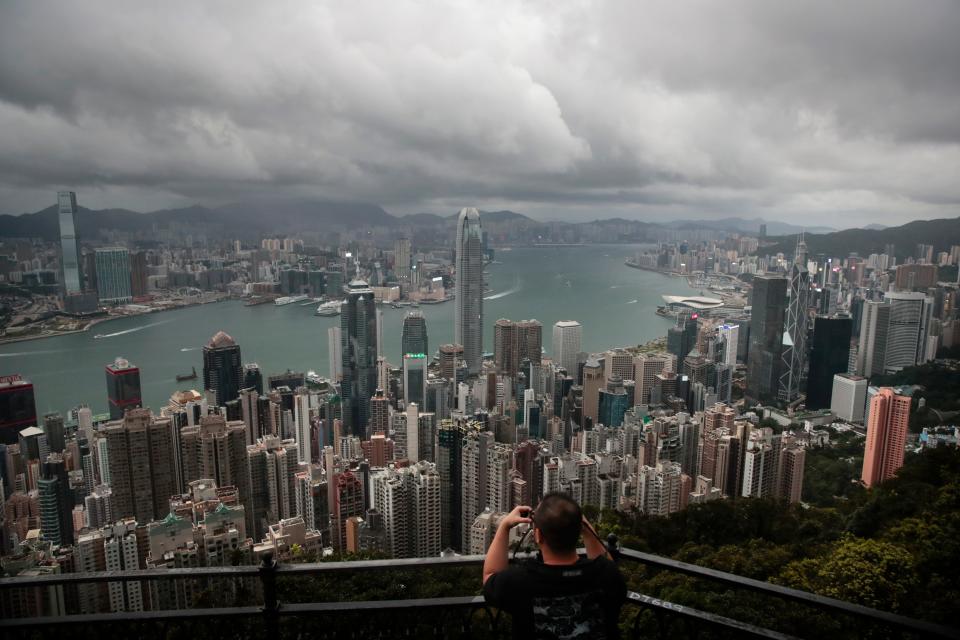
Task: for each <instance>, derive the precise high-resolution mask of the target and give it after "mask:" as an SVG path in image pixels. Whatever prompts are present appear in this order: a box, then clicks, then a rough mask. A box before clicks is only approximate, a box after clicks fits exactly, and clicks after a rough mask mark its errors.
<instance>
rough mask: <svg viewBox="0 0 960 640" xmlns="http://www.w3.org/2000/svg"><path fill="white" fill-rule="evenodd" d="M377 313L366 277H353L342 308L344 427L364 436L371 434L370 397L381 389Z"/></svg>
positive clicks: (341, 339)
mask: <svg viewBox="0 0 960 640" xmlns="http://www.w3.org/2000/svg"><path fill="white" fill-rule="evenodd" d="M376 312H377V308H376V304H375V302H374V297H373V290H372V289H371V288H370V287H369V286H368V285H367V283H366V282H364V281H363V280H360V279H356V280H352V281H351V282H350V285H349V290H348V293H347V300H346V302H345V303H344V304H343V306H342V307H341V308H340V332H341V335H340V350H341V353H342V358H343V369H342V371H343V373H342V380H341V385H340V388H341V393H340V396H341V398H342V399H343V424H344V427H345V428H346V430H347V432H349V433H350V434H351V435H355V436H357V437H359V438H361V439H364V438H367V437H369V434H368V433H367V422H368V421H369V419H370V398H371V397H372V396H373V393H374V392H375V391H376V390H377V313H376Z"/></svg>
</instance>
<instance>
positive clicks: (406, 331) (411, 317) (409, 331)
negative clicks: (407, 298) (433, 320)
mask: <svg viewBox="0 0 960 640" xmlns="http://www.w3.org/2000/svg"><path fill="white" fill-rule="evenodd" d="M400 347H401V349H400V351H401V353H400V357H401V358H403V356H405V355H407V354H408V353H422V354H424V355H426V356H427V357H429V356H430V344H429V341H428V340H427V319H426V318H424V317H423V313H421V312H420V311H411V312H409V313H407V315H406V316H405V317H404V319H403V330H402V333H401V337H400Z"/></svg>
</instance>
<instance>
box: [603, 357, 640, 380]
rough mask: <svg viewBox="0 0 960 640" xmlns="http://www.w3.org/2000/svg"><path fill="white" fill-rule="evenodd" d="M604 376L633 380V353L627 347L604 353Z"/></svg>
mask: <svg viewBox="0 0 960 640" xmlns="http://www.w3.org/2000/svg"><path fill="white" fill-rule="evenodd" d="M603 366H604V377H605V378H606V379H607V380H609V379H610V378H615V377H616V378H620V379H621V380H633V375H634V373H633V354H631V353H630V352H629V351H627V350H626V349H613V350H611V351H607V352H606V353H604V354H603Z"/></svg>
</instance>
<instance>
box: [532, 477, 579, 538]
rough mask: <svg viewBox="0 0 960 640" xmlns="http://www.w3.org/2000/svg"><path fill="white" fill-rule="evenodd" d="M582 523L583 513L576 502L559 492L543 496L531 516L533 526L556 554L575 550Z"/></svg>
mask: <svg viewBox="0 0 960 640" xmlns="http://www.w3.org/2000/svg"><path fill="white" fill-rule="evenodd" d="M582 521H583V512H582V511H581V510H580V505H578V504H577V501H576V500H574V499H573V498H571V497H570V496H569V495H567V494H566V493H561V492H559V491H554V492H552V493H548V494H547V495H545V496H544V497H543V500H541V501H540V504H539V505H538V506H537V510H536V512H535V513H534V514H533V525H534V526H535V527H536V528H537V529H539V530H540V535H541V536H543V540H544V542H546V543H547V546H548V547H550V549H552V550H553V551H555V552H557V553H569V552H570V551H575V550H576V549H577V541H578V540H579V539H580V527H581V523H582Z"/></svg>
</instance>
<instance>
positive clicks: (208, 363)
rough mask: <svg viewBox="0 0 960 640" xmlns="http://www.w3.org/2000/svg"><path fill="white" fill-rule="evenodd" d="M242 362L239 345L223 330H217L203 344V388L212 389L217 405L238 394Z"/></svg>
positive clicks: (241, 376)
mask: <svg viewBox="0 0 960 640" xmlns="http://www.w3.org/2000/svg"><path fill="white" fill-rule="evenodd" d="M241 380H243V363H242V362H241V359H240V345H238V344H237V343H236V342H235V341H234V339H233V338H231V337H230V336H229V335H228V334H226V333H225V332H223V331H218V332H217V333H216V335H214V336H213V337H212V338H210V342H208V343H207V344H205V345H203V389H204V391H213V393H214V400H215V402H216V403H217V406H221V407H222V406H224V405H225V404H226V403H228V402H230V401H231V400H236V399H237V398H238V397H239V396H240V383H241Z"/></svg>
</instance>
